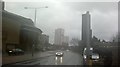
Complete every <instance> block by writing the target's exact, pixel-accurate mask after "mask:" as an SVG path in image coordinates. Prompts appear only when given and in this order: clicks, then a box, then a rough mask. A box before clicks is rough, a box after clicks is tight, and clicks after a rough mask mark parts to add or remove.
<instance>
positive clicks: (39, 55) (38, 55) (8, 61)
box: [2, 51, 55, 65]
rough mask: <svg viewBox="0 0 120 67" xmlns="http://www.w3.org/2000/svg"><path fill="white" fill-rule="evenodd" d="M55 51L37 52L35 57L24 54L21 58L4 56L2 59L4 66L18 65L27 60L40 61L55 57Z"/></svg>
mask: <svg viewBox="0 0 120 67" xmlns="http://www.w3.org/2000/svg"><path fill="white" fill-rule="evenodd" d="M54 53H55V51H46V52H37V53H34V56H32V54H30V53H28V54H24V55H20V56H3V57H2V65H5V64H12V63H18V62H23V61H27V60H32V59H38V58H42V57H47V56H51V55H54Z"/></svg>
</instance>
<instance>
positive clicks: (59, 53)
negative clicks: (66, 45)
mask: <svg viewBox="0 0 120 67" xmlns="http://www.w3.org/2000/svg"><path fill="white" fill-rule="evenodd" d="M55 54H56V56H59V57H62V56H63V54H64V53H63V52H56V53H55Z"/></svg>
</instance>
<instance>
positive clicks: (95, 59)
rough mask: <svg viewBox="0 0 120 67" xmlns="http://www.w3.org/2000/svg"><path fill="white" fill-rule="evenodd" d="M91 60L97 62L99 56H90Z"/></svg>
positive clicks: (95, 54) (94, 54)
mask: <svg viewBox="0 0 120 67" xmlns="http://www.w3.org/2000/svg"><path fill="white" fill-rule="evenodd" d="M91 59H92V60H93V61H98V60H99V54H97V53H93V54H92V56H91Z"/></svg>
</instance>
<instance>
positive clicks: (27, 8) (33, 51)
mask: <svg viewBox="0 0 120 67" xmlns="http://www.w3.org/2000/svg"><path fill="white" fill-rule="evenodd" d="M40 8H48V6H45V7H37V8H36V7H24V9H34V10H35V18H34V25H36V14H37V9H40ZM33 42H35V41H33ZM34 47H35V45H34V43H33V45H32V57H33V56H34Z"/></svg>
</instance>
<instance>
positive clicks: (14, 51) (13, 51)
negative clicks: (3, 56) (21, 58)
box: [7, 48, 24, 55]
mask: <svg viewBox="0 0 120 67" xmlns="http://www.w3.org/2000/svg"><path fill="white" fill-rule="evenodd" d="M7 52H8V55H23V54H24V51H23V50H22V49H19V48H16V49H11V50H8V51H7Z"/></svg>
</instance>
